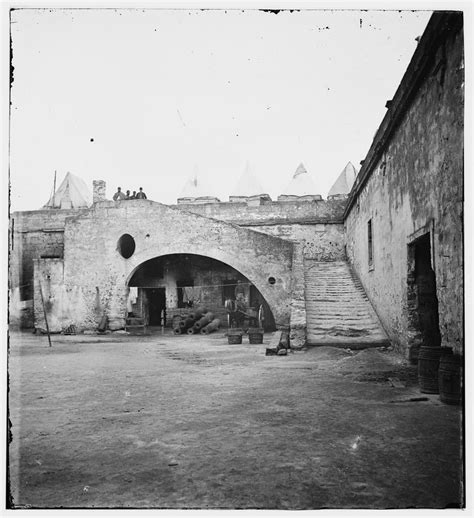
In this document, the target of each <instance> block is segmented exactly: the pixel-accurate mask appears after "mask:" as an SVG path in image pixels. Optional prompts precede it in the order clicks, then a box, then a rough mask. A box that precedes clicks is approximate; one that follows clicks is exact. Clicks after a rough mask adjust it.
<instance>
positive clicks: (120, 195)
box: [113, 187, 125, 201]
mask: <svg viewBox="0 0 474 518" xmlns="http://www.w3.org/2000/svg"><path fill="white" fill-rule="evenodd" d="M124 199H125V194H124V193H123V192H122V188H121V187H117V192H116V193H115V194H114V197H113V200H114V201H120V200H124Z"/></svg>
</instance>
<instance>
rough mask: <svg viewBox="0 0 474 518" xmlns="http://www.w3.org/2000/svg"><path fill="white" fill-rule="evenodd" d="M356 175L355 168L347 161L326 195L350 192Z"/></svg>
mask: <svg viewBox="0 0 474 518" xmlns="http://www.w3.org/2000/svg"><path fill="white" fill-rule="evenodd" d="M356 176H357V171H356V168H355V167H354V166H353V165H352V162H348V164H347V165H346V167H344V169H343V171H342V173H341V174H340V175H339V176H338V177H337V180H336V181H335V182H334V185H333V186H332V187H331V189H330V190H329V193H328V196H335V195H337V194H349V193H350V192H351V189H352V186H353V185H354V182H355V179H356Z"/></svg>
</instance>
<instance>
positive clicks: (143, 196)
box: [136, 187, 146, 200]
mask: <svg viewBox="0 0 474 518" xmlns="http://www.w3.org/2000/svg"><path fill="white" fill-rule="evenodd" d="M136 198H137V200H146V194H145V193H144V192H143V187H140V190H139V191H138V192H137V196H136Z"/></svg>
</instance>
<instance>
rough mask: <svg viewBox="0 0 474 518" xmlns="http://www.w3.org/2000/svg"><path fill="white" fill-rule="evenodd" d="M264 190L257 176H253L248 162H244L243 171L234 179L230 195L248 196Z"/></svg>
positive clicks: (262, 192)
mask: <svg viewBox="0 0 474 518" xmlns="http://www.w3.org/2000/svg"><path fill="white" fill-rule="evenodd" d="M264 193H265V191H264V190H263V187H262V185H261V183H260V182H259V180H258V178H257V177H256V176H255V173H254V172H253V170H252V168H251V167H250V164H249V162H247V163H246V164H245V169H244V172H243V173H242V174H241V176H240V178H239V179H238V180H237V181H236V183H235V185H234V187H233V189H232V191H231V196H239V197H250V196H255V195H257V194H264Z"/></svg>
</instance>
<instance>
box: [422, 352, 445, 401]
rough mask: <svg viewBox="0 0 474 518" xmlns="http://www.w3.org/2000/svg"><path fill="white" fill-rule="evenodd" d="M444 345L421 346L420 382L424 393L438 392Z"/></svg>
mask: <svg viewBox="0 0 474 518" xmlns="http://www.w3.org/2000/svg"><path fill="white" fill-rule="evenodd" d="M442 349H443V348H442V347H426V346H422V347H420V352H419V353H418V383H419V384H420V391H421V392H423V393H424V394H438V393H439V386H438V369H439V359H440V357H441V354H442V352H443V351H442Z"/></svg>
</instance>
